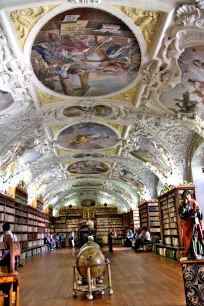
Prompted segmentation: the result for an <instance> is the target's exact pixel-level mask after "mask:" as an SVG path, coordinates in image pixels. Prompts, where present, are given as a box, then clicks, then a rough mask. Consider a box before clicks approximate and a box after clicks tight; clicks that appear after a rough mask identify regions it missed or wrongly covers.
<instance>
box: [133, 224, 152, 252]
mask: <svg viewBox="0 0 204 306" xmlns="http://www.w3.org/2000/svg"><path fill="white" fill-rule="evenodd" d="M149 241H151V235H150V232H149V231H148V228H147V227H145V228H144V229H143V230H142V231H141V233H140V234H139V236H138V239H137V240H136V242H135V252H137V251H143V245H144V244H145V243H147V242H149Z"/></svg>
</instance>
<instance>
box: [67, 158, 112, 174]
mask: <svg viewBox="0 0 204 306" xmlns="http://www.w3.org/2000/svg"><path fill="white" fill-rule="evenodd" d="M67 170H68V171H69V172H70V173H73V174H100V173H106V172H107V171H108V170H109V167H108V166H107V165H106V164H105V163H102V162H100V161H96V160H92V161H91V160H87V161H86V160H81V161H78V162H76V163H73V164H71V165H69V166H68V168H67Z"/></svg>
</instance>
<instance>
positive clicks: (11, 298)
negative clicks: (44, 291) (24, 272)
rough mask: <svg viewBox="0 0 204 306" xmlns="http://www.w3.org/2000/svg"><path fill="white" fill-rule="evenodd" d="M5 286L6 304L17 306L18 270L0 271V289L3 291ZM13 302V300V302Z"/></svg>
mask: <svg viewBox="0 0 204 306" xmlns="http://www.w3.org/2000/svg"><path fill="white" fill-rule="evenodd" d="M7 286H8V305H9V306H14V305H15V306H19V305H20V304H19V289H20V275H19V273H18V272H16V271H15V272H13V273H2V272H0V290H2V291H4V290H5V287H7ZM14 287H15V290H14ZM1 288H3V289H1ZM6 289H7V288H6ZM13 302H15V304H13Z"/></svg>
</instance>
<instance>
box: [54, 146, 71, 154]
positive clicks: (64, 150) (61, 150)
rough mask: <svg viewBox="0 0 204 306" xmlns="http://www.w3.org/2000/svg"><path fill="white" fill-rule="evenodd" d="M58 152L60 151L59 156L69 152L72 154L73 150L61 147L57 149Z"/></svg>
mask: <svg viewBox="0 0 204 306" xmlns="http://www.w3.org/2000/svg"><path fill="white" fill-rule="evenodd" d="M56 149H57V151H58V154H65V153H67V152H71V151H72V150H70V149H62V148H59V147H56Z"/></svg>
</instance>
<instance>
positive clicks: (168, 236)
mask: <svg viewBox="0 0 204 306" xmlns="http://www.w3.org/2000/svg"><path fill="white" fill-rule="evenodd" d="M184 190H189V191H191V193H192V196H193V198H195V187H193V186H189V187H188V186H186V187H178V188H174V189H172V190H170V191H168V192H166V193H164V194H162V195H160V196H159V197H158V201H159V211H160V227H161V241H162V244H160V245H156V252H157V254H159V255H162V256H165V257H168V258H171V259H175V260H176V259H178V258H179V255H178V253H179V251H182V250H183V238H182V229H181V224H180V217H179V213H178V208H179V206H180V204H181V203H182V201H183V199H182V194H183V192H184Z"/></svg>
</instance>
